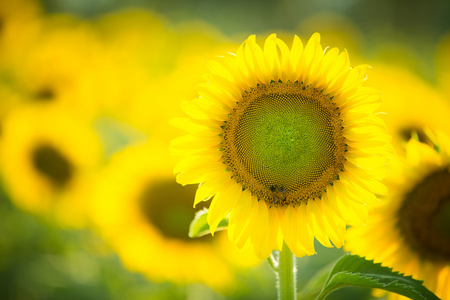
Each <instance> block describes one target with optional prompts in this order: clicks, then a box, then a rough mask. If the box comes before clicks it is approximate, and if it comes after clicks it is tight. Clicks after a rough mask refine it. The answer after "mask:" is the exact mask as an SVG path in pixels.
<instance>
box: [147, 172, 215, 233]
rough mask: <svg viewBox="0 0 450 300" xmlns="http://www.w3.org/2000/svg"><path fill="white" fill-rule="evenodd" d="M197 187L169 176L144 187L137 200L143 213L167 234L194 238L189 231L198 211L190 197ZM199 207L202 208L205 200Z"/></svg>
mask: <svg viewBox="0 0 450 300" xmlns="http://www.w3.org/2000/svg"><path fill="white" fill-rule="evenodd" d="M196 190H197V187H196V186H192V185H188V186H181V185H179V184H178V183H176V182H175V181H173V180H169V179H168V180H162V181H153V182H149V183H148V184H147V185H146V186H145V187H144V189H143V190H142V193H141V194H140V198H139V199H138V201H139V203H140V205H141V210H142V213H143V215H144V217H145V218H146V219H147V220H148V221H149V222H150V223H151V224H152V225H153V226H155V227H156V228H157V229H158V230H159V231H160V232H161V233H162V234H163V235H164V236H166V237H170V238H175V239H182V240H190V241H192V239H190V238H189V236H188V233H189V225H190V223H191V221H192V220H193V219H194V215H195V212H194V210H193V209H192V203H191V202H190V201H189V199H192V197H194V195H195V191H196ZM205 207H206V206H205ZM197 208H203V206H202V203H199V206H197ZM199 240H204V239H203V238H202V239H199Z"/></svg>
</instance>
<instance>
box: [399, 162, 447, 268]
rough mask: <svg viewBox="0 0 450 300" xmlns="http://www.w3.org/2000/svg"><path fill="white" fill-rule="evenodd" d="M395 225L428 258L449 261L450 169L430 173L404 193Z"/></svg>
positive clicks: (412, 245)
mask: <svg viewBox="0 0 450 300" xmlns="http://www.w3.org/2000/svg"><path fill="white" fill-rule="evenodd" d="M398 213H399V220H398V226H399V228H400V230H401V232H402V234H403V236H404V237H405V241H406V242H407V243H408V244H409V245H410V246H411V248H412V249H414V250H415V251H417V252H418V253H419V254H420V255H421V256H423V257H425V258H427V259H430V260H444V261H447V262H448V261H450V173H449V170H448V169H443V170H440V171H437V172H434V173H432V174H431V175H429V176H428V177H426V178H425V179H424V180H423V181H422V182H421V183H419V184H418V185H417V186H416V187H415V188H414V189H413V190H412V191H411V192H409V193H408V194H406V195H405V199H404V200H403V205H402V206H401V208H400V210H399V212H398Z"/></svg>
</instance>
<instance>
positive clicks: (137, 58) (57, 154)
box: [0, 0, 450, 300]
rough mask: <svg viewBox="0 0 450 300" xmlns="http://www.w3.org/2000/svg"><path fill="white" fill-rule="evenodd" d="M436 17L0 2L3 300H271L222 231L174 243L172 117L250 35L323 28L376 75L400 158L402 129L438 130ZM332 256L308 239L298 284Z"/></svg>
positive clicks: (439, 38) (322, 8)
mask: <svg viewBox="0 0 450 300" xmlns="http://www.w3.org/2000/svg"><path fill="white" fill-rule="evenodd" d="M449 17H450V2H449V1H444V0H439V1H418V0H414V1H404V0H394V1H388V0H380V1H368V0H367V1H364V0H342V1H333V0H318V1H312V0H311V1H294V0H283V1H256V0H249V1H238V0H229V1H219V0H199V1H195V0H186V1H174V0H166V1H157V0H156V1H151V0H148V1H145V0H129V1H123V0H59V1H58V0H45V1H38V0H14V1H8V0H0V175H1V178H0V180H1V182H0V183H1V186H0V299H27V300H28V299H131V300H133V299H206V300H208V299H274V298H275V297H276V290H275V284H274V282H275V276H274V274H273V272H272V271H271V270H270V268H269V267H268V265H267V263H266V262H265V261H259V260H258V259H256V258H255V257H254V256H253V254H252V253H251V251H249V250H248V249H243V250H242V251H240V250H237V249H236V248H235V247H234V246H233V245H231V244H230V243H229V242H228V241H227V237H226V233H224V232H220V233H218V234H217V235H216V237H214V238H211V237H202V238H198V239H194V240H192V239H189V238H188V237H187V232H188V227H189V223H190V221H191V220H192V218H193V217H194V214H195V211H196V210H199V209H201V208H202V207H199V206H197V208H196V209H193V208H192V203H193V195H194V192H195V188H191V187H184V188H182V187H180V186H178V185H177V184H176V183H175V179H174V178H173V175H172V169H173V165H174V161H175V158H174V157H172V156H170V155H169V153H168V150H167V148H168V145H169V143H170V140H172V139H173V138H174V137H177V136H179V135H180V134H182V132H181V131H179V130H178V129H175V128H174V127H172V126H171V125H170V119H172V118H174V117H179V116H182V115H183V113H182V110H181V108H180V104H182V103H183V102H184V101H186V100H190V99H192V98H194V97H196V92H195V86H196V85H197V84H199V83H200V82H202V79H201V75H202V74H204V73H205V72H206V62H207V61H208V60H209V59H211V58H212V57H214V56H216V55H220V54H221V53H225V52H234V51H236V49H237V47H238V46H239V44H240V43H242V41H244V40H245V38H247V37H248V36H249V35H250V34H256V36H257V39H258V40H260V41H262V40H263V39H264V38H265V37H267V36H268V35H269V34H271V33H277V34H278V36H279V37H281V38H283V39H284V40H285V41H286V43H287V44H288V45H290V43H291V41H292V38H293V35H294V34H296V35H298V36H300V37H301V38H302V39H308V38H309V36H311V34H312V33H314V32H320V33H321V35H322V45H324V46H331V47H335V46H336V47H338V48H340V49H347V50H348V52H349V55H350V59H351V62H352V64H353V65H357V64H360V63H368V64H370V65H371V66H372V67H373V69H372V70H371V71H370V73H369V74H368V81H367V84H368V85H372V86H376V87H377V88H379V89H380V90H381V91H382V92H383V94H384V103H383V106H382V109H381V110H383V111H385V112H386V113H387V114H386V115H385V116H384V119H385V122H386V124H387V125H388V130H389V131H390V132H391V134H392V136H393V143H394V146H396V149H397V152H400V153H401V152H402V143H403V141H404V140H405V138H407V137H408V135H409V134H410V132H411V130H419V131H418V132H419V136H420V128H422V126H429V127H433V128H437V129H440V130H444V131H447V132H450V130H449V128H450V125H449V124H450V122H449V121H448V119H449V116H450V100H449V97H450V71H449V68H450V55H449V51H450V18H449ZM342 255H344V252H343V250H342V249H335V248H330V249H328V248H324V247H323V246H320V245H319V244H317V254H316V255H315V256H312V257H304V258H301V259H299V260H298V261H297V264H298V266H297V267H298V269H299V270H300V273H299V276H298V281H299V282H298V285H299V287H302V286H305V285H306V284H307V282H308V280H309V279H310V278H312V277H314V276H320V274H322V273H321V272H322V270H323V269H327V267H329V265H330V264H332V262H333V261H335V260H336V259H338V258H339V257H340V256H342ZM301 296H302V297H303V298H302V299H308V295H301ZM329 298H330V299H372V298H373V296H372V295H371V291H369V290H366V289H357V288H346V289H342V290H339V291H337V292H335V293H334V294H332V295H331V296H330V297H329Z"/></svg>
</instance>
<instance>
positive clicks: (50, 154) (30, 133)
mask: <svg viewBox="0 0 450 300" xmlns="http://www.w3.org/2000/svg"><path fill="white" fill-rule="evenodd" d="M100 157H101V146H100V144H99V141H98V139H97V136H96V135H95V133H94V132H93V131H92V129H91V128H90V127H89V125H88V123H87V122H86V123H84V122H82V121H81V120H80V119H75V118H74V117H73V116H72V115H71V114H69V113H67V111H65V110H61V109H59V108H56V107H54V106H50V105H43V106H42V105H40V106H24V107H22V108H20V109H17V110H15V111H14V112H12V113H11V114H10V115H9V116H8V117H7V118H6V119H5V121H4V124H2V138H1V142H0V169H1V173H2V177H3V181H4V184H5V189H6V190H7V192H8V193H9V194H10V196H11V199H12V201H13V202H14V203H16V204H17V205H18V206H20V207H22V208H25V209H27V210H29V211H32V212H35V213H41V214H45V215H50V216H52V217H54V218H55V219H56V220H57V221H58V222H59V223H61V224H62V225H68V226H82V225H85V221H86V216H85V204H86V203H85V201H86V197H87V194H88V192H89V186H90V182H89V177H90V175H91V173H92V172H93V171H94V170H95V168H96V167H97V166H98V163H99V161H100Z"/></svg>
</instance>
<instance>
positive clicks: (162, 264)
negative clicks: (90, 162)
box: [91, 142, 259, 290]
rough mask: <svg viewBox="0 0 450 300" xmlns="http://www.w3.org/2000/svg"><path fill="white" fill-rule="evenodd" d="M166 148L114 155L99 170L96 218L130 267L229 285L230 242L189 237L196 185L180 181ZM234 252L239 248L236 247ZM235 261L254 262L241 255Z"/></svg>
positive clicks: (161, 276) (162, 276)
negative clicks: (173, 169) (191, 185)
mask: <svg viewBox="0 0 450 300" xmlns="http://www.w3.org/2000/svg"><path fill="white" fill-rule="evenodd" d="M173 165H174V164H173V161H172V159H171V158H170V156H169V153H168V151H167V150H166V147H163V146H162V144H158V143H156V142H152V144H149V143H148V144H144V145H139V146H133V147H129V148H127V149H125V150H124V151H122V152H120V153H117V154H115V155H114V156H113V157H112V159H111V162H110V164H109V165H108V166H107V167H106V168H105V170H104V171H103V172H102V173H101V174H99V177H98V178H99V180H98V182H97V188H96V192H95V193H94V197H93V200H92V201H91V202H92V219H93V220H94V223H95V224H96V225H98V228H99V230H100V232H101V234H102V236H103V237H104V238H105V239H106V240H107V241H109V242H110V243H111V244H112V246H113V247H114V249H115V250H116V251H117V253H118V254H119V256H120V257H121V259H122V261H123V263H124V264H125V266H126V267H127V268H128V269H130V270H133V271H137V272H140V273H142V274H145V275H146V276H148V277H149V278H150V279H152V280H154V281H167V280H170V281H173V282H176V283H181V284H186V283H192V282H202V283H205V284H207V285H209V286H211V287H213V288H217V289H222V290H223V289H224V288H225V287H229V285H230V284H231V283H232V273H231V272H232V270H231V269H230V266H229V264H228V263H229V261H230V260H229V257H228V258H227V259H225V255H223V253H225V252H229V250H231V249H230V247H229V246H230V245H228V246H227V245H225V244H224V243H223V242H222V241H223V239H224V238H225V239H226V236H223V237H222V238H220V237H219V238H218V239H217V240H216V239H211V238H210V237H202V238H197V239H191V238H189V237H188V231H189V224H190V222H191V221H192V219H193V218H194V213H195V211H194V209H193V208H192V205H191V203H192V202H190V201H189V199H190V198H191V197H193V195H194V194H195V187H187V188H185V187H182V186H180V185H178V184H177V183H176V182H175V180H174V178H173V175H172V168H173ZM234 252H235V251H234ZM239 256H240V257H241V258H240V259H241V260H239V259H237V260H234V261H233V262H234V263H242V261H243V260H246V262H245V263H247V264H248V263H249V261H250V264H252V263H253V264H255V263H256V262H258V261H259V260H257V259H256V257H255V256H254V255H249V254H248V253H247V254H245V253H243V252H240V253H239Z"/></svg>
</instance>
